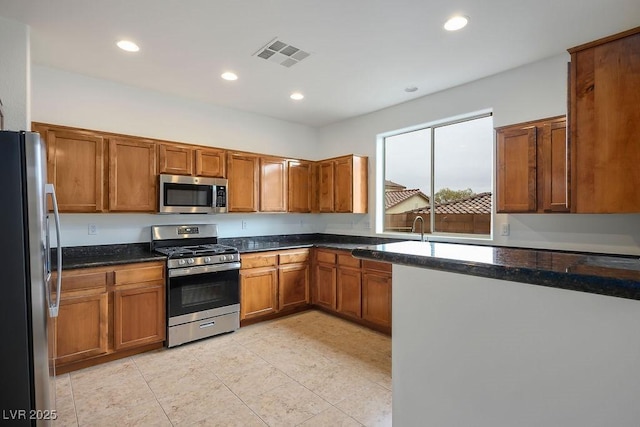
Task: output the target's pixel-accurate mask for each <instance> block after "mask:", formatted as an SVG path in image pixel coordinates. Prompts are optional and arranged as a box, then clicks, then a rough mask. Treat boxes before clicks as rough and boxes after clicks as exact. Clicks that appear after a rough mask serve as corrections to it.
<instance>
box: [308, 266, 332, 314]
mask: <svg viewBox="0 0 640 427" xmlns="http://www.w3.org/2000/svg"><path fill="white" fill-rule="evenodd" d="M315 280H316V286H315V295H314V299H313V303H314V304H318V305H321V306H324V307H326V308H329V309H331V310H335V309H336V267H335V265H331V264H317V265H316V277H315Z"/></svg>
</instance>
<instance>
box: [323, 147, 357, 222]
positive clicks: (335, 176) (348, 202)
mask: <svg viewBox="0 0 640 427" xmlns="http://www.w3.org/2000/svg"><path fill="white" fill-rule="evenodd" d="M367 162H368V159H367V157H362V156H354V155H349V156H342V157H337V158H335V159H328V160H323V161H321V162H319V166H318V168H319V171H318V208H319V211H320V212H346V213H367V208H368V194H367V192H368V164H367Z"/></svg>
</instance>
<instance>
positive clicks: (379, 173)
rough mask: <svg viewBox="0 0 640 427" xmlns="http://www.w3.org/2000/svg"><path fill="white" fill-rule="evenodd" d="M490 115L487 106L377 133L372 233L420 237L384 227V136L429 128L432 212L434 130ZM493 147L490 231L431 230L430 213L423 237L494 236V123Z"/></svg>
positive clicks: (479, 238)
mask: <svg viewBox="0 0 640 427" xmlns="http://www.w3.org/2000/svg"><path fill="white" fill-rule="evenodd" d="M491 116H493V110H491V109H486V110H480V111H475V112H472V113H468V114H461V115H457V116H453V117H449V118H446V119H441V120H436V121H432V122H427V123H422V124H418V125H414V126H409V127H405V128H402V129H397V130H394V131H389V132H384V133H380V134H378V135H377V136H376V175H375V191H376V193H375V218H374V222H375V234H376V235H380V236H382V237H391V238H402V239H404V240H420V236H419V235H416V234H415V233H401V232H396V231H385V230H384V224H385V206H384V200H385V197H384V191H385V185H384V182H385V177H386V170H385V163H386V162H385V154H386V153H385V140H386V138H389V137H393V136H397V135H401V134H404V133H409V132H415V131H419V130H425V129H429V128H430V133H431V147H430V148H431V168H430V174H431V178H430V187H431V188H430V194H429V205H430V207H431V212H433V211H434V210H433V209H434V205H435V201H434V198H433V195H434V193H435V179H434V178H435V168H434V167H433V166H434V164H435V156H434V155H435V145H436V142H435V131H436V129H437V128H439V127H444V126H449V125H454V124H457V123H463V122H467V121H470V120H475V119H482V118H485V117H491ZM491 146H492V149H491V226H490V231H489V234H467V233H451V232H442V231H433V230H434V229H435V215H429V221H430V230H431V232H430V233H425V234H424V237H425V241H452V240H455V241H456V242H459V243H464V242H469V243H474V242H476V243H477V242H490V241H493V238H494V223H495V209H494V206H495V202H496V200H495V197H496V196H495V165H496V163H495V156H496V154H495V127H494V130H493V132H492V144H491Z"/></svg>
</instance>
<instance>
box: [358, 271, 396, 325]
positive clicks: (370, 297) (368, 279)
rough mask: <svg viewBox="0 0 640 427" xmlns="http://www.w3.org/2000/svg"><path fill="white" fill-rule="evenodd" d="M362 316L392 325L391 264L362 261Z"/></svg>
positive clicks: (376, 322) (377, 322)
mask: <svg viewBox="0 0 640 427" xmlns="http://www.w3.org/2000/svg"><path fill="white" fill-rule="evenodd" d="M362 269H363V273H362V318H363V319H365V320H368V321H370V322H372V323H375V324H378V325H381V326H385V327H389V328H390V327H391V264H389V263H383V262H376V261H362Z"/></svg>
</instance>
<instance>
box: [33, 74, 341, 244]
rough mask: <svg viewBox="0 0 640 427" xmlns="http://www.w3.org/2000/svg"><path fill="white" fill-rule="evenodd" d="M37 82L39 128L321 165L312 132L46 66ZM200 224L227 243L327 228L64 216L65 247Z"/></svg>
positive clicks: (264, 217) (271, 221) (275, 218)
mask: <svg viewBox="0 0 640 427" xmlns="http://www.w3.org/2000/svg"><path fill="white" fill-rule="evenodd" d="M32 80H33V101H32V119H33V121H37V122H45V123H53V124H58V125H67V126H74V127H82V128H88V129H96V130H101V131H110V132H116V133H123V134H127V135H137V136H145V137H151V138H158V139H165V140H170V141H179V142H186V143H192V144H202V145H210V146H215V147H222V148H229V149H235V150H245V151H252V152H258V153H266V154H274V155H281V156H289V157H296V158H302V159H316V158H317V146H316V134H317V132H316V130H315V129H313V128H310V127H308V126H303V125H299V124H294V123H290V122H285V121H282V120H277V119H272V118H269V117H265V116H260V115H256V114H251V113H245V112H241V111H236V110H231V109H228V108H222V107H217V106H214V105H210V104H206V103H202V102H198V101H192V100H187V99H182V98H177V97H174V96H171V95H165V94H161V93H158V92H153V91H148V90H144V89H139V88H134V87H129V86H125V85H122V84H118V83H114V82H110V81H106V80H100V79H96V78H91V77H87V76H83V75H79V74H74V73H70V72H66V71H61V70H57V69H52V68H47V67H43V66H38V65H34V66H33V67H32ZM314 218H316V219H315V220H314ZM242 220H245V221H246V222H247V228H245V229H243V228H242ZM301 221H302V224H301ZM195 222H208V223H217V224H218V225H219V232H220V235H221V236H222V237H233V236H249V235H268V234H288V233H301V232H304V233H307V232H316V231H317V230H318V229H319V227H321V226H320V225H318V224H321V223H322V221H321V220H320V215H278V214H254V215H237V214H222V215H196V216H192V215H148V214H82V215H81V214H63V215H62V235H63V238H62V244H63V246H79V245H96V244H110V243H132V242H147V241H149V226H150V225H153V224H176V223H187V224H189V223H195ZM88 224H96V225H97V226H98V234H96V235H89V234H88V233H87V231H88ZM349 225H350V223H349Z"/></svg>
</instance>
